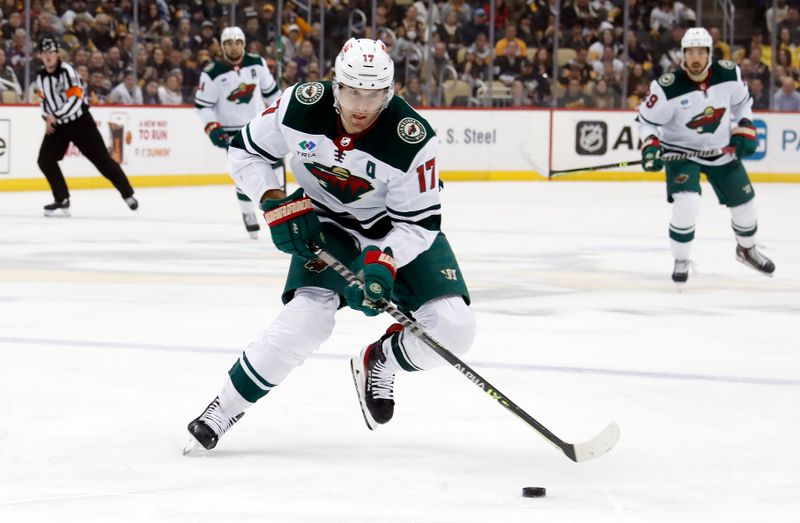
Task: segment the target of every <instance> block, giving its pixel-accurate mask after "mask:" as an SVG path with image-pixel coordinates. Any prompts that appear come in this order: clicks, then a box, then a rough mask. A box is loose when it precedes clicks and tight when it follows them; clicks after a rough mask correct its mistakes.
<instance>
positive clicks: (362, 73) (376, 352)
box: [185, 38, 475, 454]
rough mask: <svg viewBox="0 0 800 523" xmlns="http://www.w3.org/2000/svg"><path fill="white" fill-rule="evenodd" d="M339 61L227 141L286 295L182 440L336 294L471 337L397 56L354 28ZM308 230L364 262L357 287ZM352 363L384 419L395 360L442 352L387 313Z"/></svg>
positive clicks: (320, 329)
mask: <svg viewBox="0 0 800 523" xmlns="http://www.w3.org/2000/svg"><path fill="white" fill-rule="evenodd" d="M335 75H336V77H335V80H334V81H333V82H311V83H305V84H298V85H296V86H293V87H291V88H288V89H287V90H286V92H284V93H283V95H282V96H281V99H280V100H279V101H278V102H277V103H276V104H274V105H272V106H271V107H270V108H269V109H268V110H267V111H265V113H264V115H262V116H259V117H256V118H255V119H253V120H252V121H251V122H250V123H249V124H248V125H247V126H246V127H245V128H244V129H242V131H241V132H240V133H239V134H237V135H236V137H235V138H234V140H233V142H232V143H231V146H230V149H229V162H230V167H231V175H232V176H233V178H234V181H235V182H236V184H237V185H238V186H239V187H241V188H242V190H244V191H245V192H246V193H247V194H248V196H250V198H251V199H253V200H254V201H260V202H261V208H262V209H263V210H264V211H265V214H264V216H265V218H266V220H267V223H268V224H269V226H270V231H271V234H272V239H273V241H274V243H275V245H276V246H277V247H278V248H279V249H280V250H282V251H284V252H286V253H289V254H291V255H292V260H291V265H290V268H289V275H288V277H287V281H286V286H285V290H284V292H283V296H282V300H283V302H284V307H283V309H282V310H281V312H280V313H279V314H278V317H277V318H276V319H275V320H274V321H273V322H272V324H271V325H270V326H269V327H267V329H266V330H265V331H264V332H263V334H262V335H261V337H259V338H258V339H256V340H255V341H253V342H252V343H251V344H250V345H248V346H247V348H246V349H245V351H244V352H243V353H242V355H241V356H240V357H239V358H238V359H237V360H236V362H235V363H234V365H233V367H232V368H231V369H230V371H228V376H227V377H226V379H225V383H224V385H223V387H222V390H221V391H220V393H219V395H218V396H217V397H216V398H215V399H214V400H213V401H212V402H211V404H210V405H209V406H208V407H207V408H206V410H205V411H204V412H203V413H202V414H201V415H200V416H199V417H198V418H196V419H195V420H193V421H192V422H191V423H190V424H189V427H188V429H189V432H190V434H191V435H192V439H191V441H190V444H189V445H188V446H187V448H186V450H185V453H186V454H194V453H197V452H198V451H199V452H201V453H202V452H203V449H211V448H213V447H214V446H215V445H216V444H217V441H218V440H219V438H220V437H221V436H222V435H223V434H224V433H225V431H226V430H228V429H229V428H230V427H231V425H233V424H234V423H235V422H236V421H237V420H238V419H240V417H241V416H242V415H243V413H244V410H245V409H247V408H248V407H250V406H251V405H253V403H255V402H256V401H258V400H259V399H260V398H262V397H264V396H265V395H266V394H267V393H269V392H270V391H271V390H272V389H273V388H274V387H275V386H277V385H279V384H280V383H281V382H282V381H283V380H284V378H286V376H287V375H288V374H289V372H291V371H292V369H294V368H295V367H296V366H298V365H300V364H301V363H303V361H304V360H305V359H306V358H307V357H308V356H309V355H311V353H313V352H314V351H315V350H316V349H317V348H318V347H319V346H320V345H321V344H322V343H323V342H325V340H327V339H328V337H329V336H330V335H331V332H332V330H333V326H334V316H335V314H336V312H337V310H338V309H339V308H340V307H342V306H344V305H348V306H350V307H352V308H353V309H356V310H359V311H362V312H363V313H365V314H366V315H367V316H373V315H376V314H379V313H380V311H379V310H378V309H377V308H376V305H375V302H376V301H378V300H380V299H383V298H387V299H389V298H390V299H391V300H392V301H394V302H395V303H396V304H397V305H398V307H399V308H400V309H401V310H403V311H405V312H407V313H410V314H413V316H414V318H415V319H416V320H417V322H418V323H419V324H420V325H421V326H422V327H423V328H424V329H425V330H426V331H427V332H428V333H430V334H431V335H432V336H434V337H435V338H436V339H437V340H439V341H441V342H442V344H443V345H444V346H445V347H447V348H448V349H449V350H450V351H452V352H454V353H456V354H463V353H464V352H466V351H467V350H468V349H469V347H470V345H471V344H472V341H473V338H474V336H475V323H474V317H473V313H472V310H471V309H470V308H469V293H468V291H467V287H466V284H465V282H464V278H463V275H462V274H461V270H460V269H459V267H458V263H457V261H456V257H455V255H454V254H453V252H452V250H451V248H450V245H449V243H448V241H447V238H446V237H445V235H444V234H443V233H442V231H441V230H440V223H441V214H440V213H441V204H440V196H439V191H440V189H441V186H440V183H439V179H438V165H437V158H436V153H437V148H438V142H437V138H436V136H435V133H434V131H433V129H432V128H431V126H430V125H429V124H428V122H427V121H426V120H425V119H424V118H422V117H421V116H420V115H419V114H418V113H416V112H415V111H414V109H412V108H411V107H410V106H409V105H408V104H406V103H405V102H404V101H403V100H402V99H401V98H400V97H398V96H395V95H394V94H393V83H394V65H393V63H392V60H391V58H390V57H389V54H388V53H387V51H386V47H385V46H384V45H383V43H382V42H380V41H375V40H369V39H359V40H356V39H353V38H351V39H350V40H348V41H347V43H346V44H345V45H344V47H343V48H342V50H341V52H340V53H339V55H338V56H337V58H336V62H335ZM290 152H293V153H294V156H293V158H292V160H291V169H292V172H293V173H294V175H295V177H296V178H297V180H298V183H299V185H300V188H299V189H297V190H296V191H295V192H293V193H292V194H290V195H288V196H287V195H286V194H285V193H284V192H283V191H282V190H280V188H279V184H278V180H277V179H276V177H275V176H274V175H273V174H271V173H272V169H271V167H270V165H272V164H273V163H274V162H275V161H276V160H278V159H280V158H282V157H284V156H285V155H287V154H289V153H290ZM264 173H267V176H265V175H264ZM310 240H313V241H314V242H316V243H317V244H319V245H321V246H322V247H323V248H324V249H325V250H327V251H328V252H330V253H332V254H333V255H334V256H336V257H337V258H338V259H339V260H341V261H342V262H343V263H345V264H347V265H349V266H350V267H351V268H352V270H353V271H354V272H355V273H356V274H360V275H362V277H363V280H364V290H362V289H360V288H359V287H357V286H349V287H348V286H347V284H346V282H345V280H344V279H343V278H342V277H341V276H339V275H338V274H337V273H336V272H335V271H333V269H330V268H328V267H327V266H326V265H325V263H323V262H322V261H321V260H319V259H317V258H316V257H315V256H314V254H313V253H312V252H311V251H310V250H309V248H308V246H307V244H308V241H310ZM350 363H351V372H352V374H353V379H354V383H355V384H356V391H357V393H358V399H359V403H360V405H361V410H362V414H363V416H364V419H365V421H366V423H367V426H368V427H369V428H370V429H374V428H376V427H377V426H378V425H380V424H383V423H386V422H388V421H389V420H391V419H392V416H393V413H394V376H395V373H396V372H398V371H400V370H403V371H420V370H427V369H431V368H433V367H436V366H438V365H441V364H442V363H444V360H443V359H442V358H440V357H439V356H438V355H437V354H436V353H434V352H433V351H432V350H430V349H429V348H428V347H427V346H426V345H425V344H424V343H422V342H421V341H420V340H419V339H418V338H417V337H416V336H414V335H413V334H411V333H410V332H405V331H404V329H403V327H402V326H400V325H399V324H395V325H393V326H392V327H390V328H389V329H388V330H387V332H386V333H385V334H384V335H383V336H381V337H380V338H379V339H378V340H377V341H375V342H374V343H371V344H370V345H368V346H366V348H364V349H363V350H362V351H361V352H360V354H358V355H357V356H354V357H353V358H352V360H351V362H350ZM319 387H320V390H319V394H320V397H321V398H322V399H321V401H326V400H325V399H324V398H325V391H324V388H323V387H324V385H323V384H320V385H319Z"/></svg>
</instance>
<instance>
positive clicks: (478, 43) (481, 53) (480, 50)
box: [467, 33, 492, 64]
mask: <svg viewBox="0 0 800 523" xmlns="http://www.w3.org/2000/svg"><path fill="white" fill-rule="evenodd" d="M491 50H492V49H491V47H489V38H488V37H487V36H486V33H478V37H477V38H476V39H475V41H474V42H473V43H472V45H471V46H469V48H468V49H467V52H471V53H473V54H474V55H475V56H476V57H477V59H478V61H479V62H483V63H485V64H488V63H489V57H490V56H491Z"/></svg>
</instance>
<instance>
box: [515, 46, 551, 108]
mask: <svg viewBox="0 0 800 523" xmlns="http://www.w3.org/2000/svg"><path fill="white" fill-rule="evenodd" d="M541 51H542V49H540V50H539V52H537V55H538V54H539V53H541ZM544 59H545V60H546V59H547V56H545V57H544ZM519 80H520V81H521V82H522V84H523V85H524V86H525V90H526V92H527V93H528V97H529V98H530V100H531V102H532V104H533V105H549V104H548V102H549V99H550V71H549V70H548V69H546V68H545V69H543V71H540V70H539V67H538V66H537V64H535V63H534V62H529V61H528V60H523V61H522V74H520V75H519Z"/></svg>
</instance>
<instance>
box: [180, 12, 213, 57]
mask: <svg viewBox="0 0 800 523" xmlns="http://www.w3.org/2000/svg"><path fill="white" fill-rule="evenodd" d="M212 27H213V26H212ZM172 47H174V48H175V49H181V50H183V49H189V50H191V51H193V52H194V51H197V49H199V47H200V37H199V36H197V35H192V22H191V20H189V19H188V18H181V19H180V20H178V30H177V32H176V33H175V36H174V37H172Z"/></svg>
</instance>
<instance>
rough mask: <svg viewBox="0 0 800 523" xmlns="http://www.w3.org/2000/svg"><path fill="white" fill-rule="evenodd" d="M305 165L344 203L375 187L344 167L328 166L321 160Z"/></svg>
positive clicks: (320, 182)
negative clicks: (320, 161)
mask: <svg viewBox="0 0 800 523" xmlns="http://www.w3.org/2000/svg"><path fill="white" fill-rule="evenodd" d="M303 165H305V167H306V169H308V172H310V173H311V174H312V175H313V176H314V177H315V178H316V179H317V181H318V182H319V185H320V186H321V187H322V188H323V189H325V190H326V191H327V192H329V193H330V194H331V195H333V196H334V197H335V198H336V199H337V200H339V201H340V202H342V203H352V202H354V201H356V200H358V199H359V198H361V197H362V196H363V195H365V194H366V193H368V192H370V191H371V190H373V189H374V187H373V186H372V184H371V183H369V181H367V180H365V179H364V178H361V177H359V176H356V175H354V174H352V173H351V172H350V171H349V170H347V169H345V168H344V167H339V166H338V165H337V166H333V167H328V166H326V165H322V164H321V163H319V162H308V163H305V164H303Z"/></svg>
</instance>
